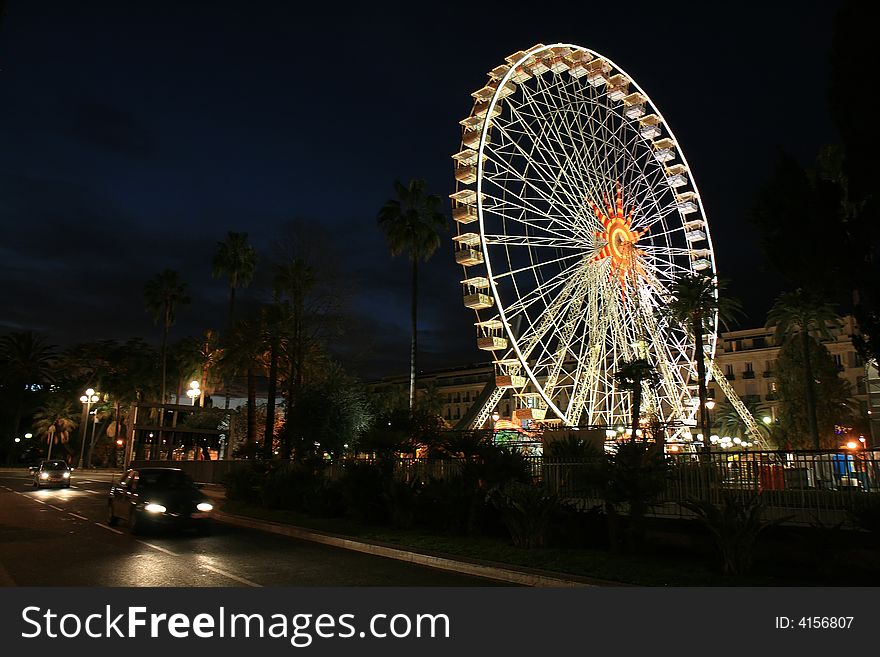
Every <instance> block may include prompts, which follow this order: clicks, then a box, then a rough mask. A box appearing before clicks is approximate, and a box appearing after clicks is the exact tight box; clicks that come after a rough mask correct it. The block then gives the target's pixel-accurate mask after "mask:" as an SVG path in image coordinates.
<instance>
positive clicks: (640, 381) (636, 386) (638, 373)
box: [614, 358, 660, 440]
mask: <svg viewBox="0 0 880 657" xmlns="http://www.w3.org/2000/svg"><path fill="white" fill-rule="evenodd" d="M614 380H615V381H616V382H617V383H618V384H619V385H620V387H621V388H623V389H624V390H629V391H630V392H631V393H632V437H631V438H630V440H635V439H636V431H637V430H638V428H639V416H640V415H641V412H642V386H643V385H644V384H648V385H651V386H656V385H657V384H658V383H659V382H660V375H659V374H658V373H657V370H656V369H655V368H654V365H653V364H651V361H649V360H648V359H647V358H635V359H633V360H630V361H623V362H622V363H621V364H620V366H619V367H618V368H617V371H616V372H615V373H614Z"/></svg>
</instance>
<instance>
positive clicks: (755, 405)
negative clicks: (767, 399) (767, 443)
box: [713, 400, 770, 441]
mask: <svg viewBox="0 0 880 657" xmlns="http://www.w3.org/2000/svg"><path fill="white" fill-rule="evenodd" d="M742 401H743V404H744V405H745V407H746V409H747V410H748V411H749V414H750V415H751V416H752V417H753V418H755V419H756V420H758V431H760V432H761V433H762V434H763V435H764V436H765V437H767V436H768V435H769V434H770V430H769V428H768V427H767V425H766V424H764V423H763V422H762V421H761V418H763V417H764V416H765V415H766V414H767V408H766V406H765V405H763V404H761V403H760V402H754V401H751V400H749V401H745V400H742ZM713 430H714V431H715V432H716V433H718V434H720V435H722V436H730V437H731V438H734V437H738V438H740V439H742V440H745V441H749V440H751V436H750V434H749V429H748V426H747V425H746V423H745V421H744V420H743V419H742V416H741V415H740V414H739V411H737V410H736V408H735V407H734V405H733V404H731V403H730V402H729V401H725V402H722V403H721V404H719V405H718V408H717V409H715V422H714V424H713Z"/></svg>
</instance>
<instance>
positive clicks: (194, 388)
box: [186, 381, 202, 406]
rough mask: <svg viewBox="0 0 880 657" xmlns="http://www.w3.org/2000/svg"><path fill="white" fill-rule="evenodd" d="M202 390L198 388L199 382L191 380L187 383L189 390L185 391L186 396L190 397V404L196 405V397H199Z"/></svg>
mask: <svg viewBox="0 0 880 657" xmlns="http://www.w3.org/2000/svg"><path fill="white" fill-rule="evenodd" d="M201 395H202V391H201V390H199V382H198V381H191V382H190V384H189V390H187V391H186V396H187V397H189V399H190V406H195V405H196V399H198V398H199V397H201Z"/></svg>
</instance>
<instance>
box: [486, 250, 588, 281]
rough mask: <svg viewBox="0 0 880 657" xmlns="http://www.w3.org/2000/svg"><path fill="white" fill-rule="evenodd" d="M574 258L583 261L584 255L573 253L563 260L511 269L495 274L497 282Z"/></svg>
mask: <svg viewBox="0 0 880 657" xmlns="http://www.w3.org/2000/svg"><path fill="white" fill-rule="evenodd" d="M572 258H578V260H582V259H583V255H582V254H581V253H572V254H569V255H567V256H562V257H561V258H556V259H555V260H547V261H541V262H538V263H535V264H532V265H528V266H526V267H519V268H518V269H511V270H508V271H506V272H502V273H500V274H495V280H501V279H504V278H507V277H508V276H516V275H517V274H522V273H524V272H527V271H535V270H536V269H540V268H542V267H547V266H549V265H555V264H556V263H560V262H565V261H568V260H571V259H572Z"/></svg>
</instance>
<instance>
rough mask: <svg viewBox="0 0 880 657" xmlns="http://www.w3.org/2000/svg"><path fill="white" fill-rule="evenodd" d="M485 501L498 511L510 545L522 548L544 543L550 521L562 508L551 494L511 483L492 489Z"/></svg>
mask: <svg viewBox="0 0 880 657" xmlns="http://www.w3.org/2000/svg"><path fill="white" fill-rule="evenodd" d="M487 499H488V500H489V502H490V503H491V504H492V505H493V506H494V507H495V508H496V509H498V510H499V511H500V512H501V519H502V521H503V522H504V526H505V527H507V531H508V532H509V533H510V538H511V540H512V541H513V544H514V545H515V546H517V547H522V548H536V547H544V546H545V545H546V544H547V537H548V528H549V525H550V521H551V519H552V518H553V516H554V514H556V513H557V512H558V511H559V509H560V507H561V506H562V504H561V502H560V501H559V498H557V497H556V496H555V495H547V494H546V493H545V492H544V491H543V490H541V489H540V488H538V487H536V486H531V485H529V484H523V483H519V482H515V481H512V482H509V483H507V484H505V485H504V486H500V487H496V488H493V489H492V490H491V491H489V494H488V495H487Z"/></svg>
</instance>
